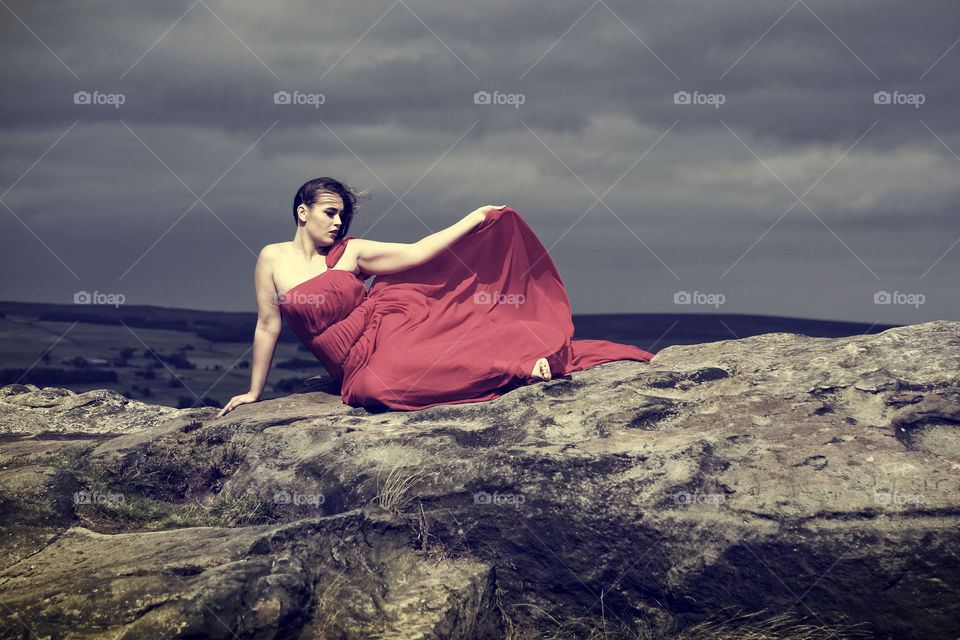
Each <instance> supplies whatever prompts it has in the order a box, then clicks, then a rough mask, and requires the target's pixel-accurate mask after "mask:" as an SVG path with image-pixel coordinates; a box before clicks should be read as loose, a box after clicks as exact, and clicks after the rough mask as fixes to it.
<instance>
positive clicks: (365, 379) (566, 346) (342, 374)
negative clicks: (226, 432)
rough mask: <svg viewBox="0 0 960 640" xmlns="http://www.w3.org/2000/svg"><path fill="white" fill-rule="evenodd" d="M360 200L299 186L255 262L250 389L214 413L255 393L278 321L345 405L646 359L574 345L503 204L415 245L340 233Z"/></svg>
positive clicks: (525, 230) (553, 279)
mask: <svg viewBox="0 0 960 640" xmlns="http://www.w3.org/2000/svg"><path fill="white" fill-rule="evenodd" d="M357 195H358V194H356V193H354V192H353V191H351V190H350V189H349V188H348V187H347V186H346V185H344V184H343V183H341V182H339V181H337V180H334V179H333V178H326V177H325V178H317V179H315V180H311V181H309V182H307V183H305V184H304V185H302V186H301V187H300V189H299V190H298V191H297V194H296V196H295V197H294V201H293V217H294V221H295V222H296V224H297V232H296V235H295V236H294V238H293V241H292V242H281V243H277V244H272V245H267V246H266V247H264V248H263V250H262V251H261V252H260V257H259V259H258V260H257V266H256V270H255V275H254V279H255V285H256V294H257V305H258V312H259V316H258V320H257V327H256V331H255V333H254V340H253V370H252V373H251V380H250V391H249V392H248V393H245V394H241V395H238V396H234V397H233V398H231V399H230V401H229V402H228V403H227V404H226V406H224V408H223V410H221V411H220V413H219V414H218V417H219V416H223V415H225V414H226V413H228V412H230V411H232V410H233V409H234V408H235V407H237V406H239V405H241V404H244V403H249V402H256V401H257V400H259V398H260V395H261V393H262V391H263V388H264V385H265V384H266V380H267V373H268V371H269V369H270V362H271V360H272V358H273V353H274V349H275V348H276V344H277V338H278V336H279V335H280V329H281V326H282V322H283V319H286V320H287V322H288V324H289V325H290V327H291V328H292V329H293V331H294V333H296V335H297V337H298V338H299V339H300V340H301V342H303V343H304V345H306V347H307V348H308V349H309V350H310V352H311V353H313V354H314V355H315V356H316V357H317V359H318V360H319V361H320V362H321V363H322V364H323V366H324V368H326V370H327V371H328V372H329V373H330V375H331V377H332V378H333V379H334V380H336V381H337V382H339V383H340V386H341V395H342V399H343V402H344V403H346V404H349V405H351V406H367V407H372V406H386V407H389V408H392V409H406V410H414V409H425V408H427V407H432V406H436V405H440V404H457V403H462V402H479V401H484V400H491V399H493V398H496V397H498V396H500V395H502V394H503V393H505V392H506V391H509V390H510V389H512V388H516V387H518V386H522V385H525V384H531V383H534V382H537V381H541V380H550V379H551V377H552V376H554V375H563V374H566V373H570V372H572V371H581V370H583V369H586V368H588V367H592V366H594V365H597V364H602V363H604V362H611V361H614V360H640V361H643V362H648V361H649V360H650V359H651V358H653V354H652V353H648V352H646V351H643V350H641V349H638V348H637V347H633V346H629V345H622V344H617V343H613V342H607V341H605V340H573V339H572V338H573V322H572V319H571V316H570V303H569V300H568V299H567V294H566V291H565V290H564V288H563V283H562V282H561V280H560V275H559V274H558V273H557V269H556V267H555V266H554V264H553V261H552V260H551V259H550V256H549V255H548V254H547V251H546V249H545V248H544V247H543V244H542V243H541V242H540V240H539V239H538V238H537V237H536V235H535V234H534V233H533V231H532V230H531V229H530V227H529V226H528V225H527V224H526V222H525V221H524V220H523V219H522V218H521V217H520V215H519V214H517V212H516V211H514V210H513V209H510V208H509V207H506V206H501V207H492V206H485V207H480V208H479V209H477V210H475V211H472V212H470V213H469V214H467V215H466V216H464V218H463V219H461V220H460V221H459V222H457V223H456V224H454V225H452V226H450V227H448V228H446V229H443V230H441V231H438V232H436V233H433V234H431V235H429V236H426V237H425V238H423V239H421V240H419V241H417V242H415V243H412V244H402V243H393V242H376V241H373V240H365V239H362V238H355V237H353V236H349V235H347V232H348V230H349V228H350V222H351V221H352V219H353V214H354V209H355V206H356V200H357ZM371 275H375V276H377V277H376V279H375V280H374V282H373V284H372V285H371V287H370V291H369V292H367V290H366V287H365V285H364V280H366V279H367V278H369V277H370V276H371ZM281 291H282V292H283V293H280V292H281Z"/></svg>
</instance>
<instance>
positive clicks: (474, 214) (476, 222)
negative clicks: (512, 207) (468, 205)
mask: <svg viewBox="0 0 960 640" xmlns="http://www.w3.org/2000/svg"><path fill="white" fill-rule="evenodd" d="M506 206H507V205H505V204H502V205H500V206H497V207H495V206H493V205H490V204H488V205H486V206H483V207H480V208H479V209H474V210H473V211H471V212H470V213H468V214H467V215H466V217H465V219H466V220H470V222H472V223H473V227H472V228H474V229H476V228H477V227H479V226H480V225H482V224H483V223H484V222H485V221H486V219H487V212H488V211H490V210H491V209H503V208H504V207H506Z"/></svg>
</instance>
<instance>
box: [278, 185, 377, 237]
mask: <svg viewBox="0 0 960 640" xmlns="http://www.w3.org/2000/svg"><path fill="white" fill-rule="evenodd" d="M324 191H329V192H330V193H335V194H337V195H338V196H340V199H341V200H343V213H342V214H340V220H341V223H340V229H339V230H338V231H337V239H338V240H339V239H340V238H343V237H345V236H346V235H347V233H348V232H349V230H350V221H351V220H353V213H354V210H355V209H356V208H357V198H359V197H362V196H365V195H366V194H367V192H366V190H363V191H354V190H353V189H351V188H350V187H348V186H347V185H345V184H343V183H342V182H340V181H339V180H335V179H334V178H329V177H323V178H314V179H313V180H310V181H309V182H304V183H303V184H302V185H301V186H300V188H299V189H297V195H296V196H294V198H293V222H294V223H295V224H296V225H297V226H299V225H300V217H299V216H297V207H299V206H300V205H301V204H302V205H304V206H305V207H307V208H310V207H312V206H313V205H314V204H316V202H317V201H318V200H319V199H320V194H321V193H323V192H324Z"/></svg>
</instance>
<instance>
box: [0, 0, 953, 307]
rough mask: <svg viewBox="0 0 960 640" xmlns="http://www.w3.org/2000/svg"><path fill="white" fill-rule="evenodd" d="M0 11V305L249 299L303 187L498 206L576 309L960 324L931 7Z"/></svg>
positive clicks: (948, 126) (399, 225) (380, 232)
mask: <svg viewBox="0 0 960 640" xmlns="http://www.w3.org/2000/svg"><path fill="white" fill-rule="evenodd" d="M0 4H2V7H0V48H2V50H0V55H2V59H3V60H4V64H3V65H2V70H0V74H2V78H3V88H4V98H3V100H2V102H0V125H2V132H0V136H2V147H0V255H2V261H3V264H2V268H3V272H4V277H3V281H2V282H3V284H2V290H0V299H5V300H23V301H35V302H71V301H72V300H73V295H74V293H75V292H77V291H81V290H84V291H90V292H92V291H98V292H100V293H101V294H102V293H108V294H109V293H119V294H122V295H123V296H124V299H125V302H126V303H127V304H150V305H161V306H171V307H181V308H194V309H208V310H226V311H254V310H255V309H256V304H255V299H254V290H253V269H254V264H255V261H256V257H257V253H258V252H259V250H260V248H261V247H263V246H264V245H265V244H268V243H273V242H280V241H285V240H291V239H292V238H293V235H294V231H295V228H294V223H293V219H292V213H291V202H292V199H293V195H294V193H295V192H296V189H297V188H298V187H299V186H300V184H302V183H303V182H305V181H306V180H309V179H311V178H315V177H319V176H322V175H330V176H333V177H336V178H339V179H341V180H344V181H345V182H347V183H348V184H350V185H353V186H356V187H361V188H368V189H369V190H370V191H371V194H372V196H373V197H372V198H370V199H368V200H364V201H363V202H362V203H361V204H362V207H361V209H360V211H359V213H358V215H357V217H356V218H355V220H354V223H353V226H352V227H351V230H350V233H351V235H356V236H359V237H366V238H370V239H374V240H382V241H390V242H413V241H415V240H417V239H419V238H421V237H423V236H424V235H427V234H429V233H431V232H433V231H437V230H439V229H442V228H444V227H446V226H449V225H450V224H453V223H454V222H456V221H457V220H459V219H460V218H461V217H462V216H464V215H465V214H466V213H467V212H469V211H471V210H473V209H475V208H477V207H479V206H482V205H486V204H493V205H499V204H507V205H509V206H511V207H513V208H514V209H516V210H517V212H519V213H520V215H521V216H523V218H524V219H525V220H526V221H527V222H528V223H529V224H530V226H531V227H532V228H533V229H534V231H535V232H536V233H537V235H538V236H539V237H540V239H541V240H542V241H543V243H544V245H546V247H547V248H548V249H549V251H550V253H551V256H552V257H553V260H554V262H555V264H556V265H557V267H558V268H559V270H560V273H561V276H562V278H563V280H564V283H565V284H566V286H567V290H568V293H569V295H570V299H571V302H572V305H573V311H574V313H619V312H622V313H644V312H728V313H757V314H771V315H789V316H798V317H807V318H823V319H838V320H854V321H863V322H879V323H914V322H925V321H929V320H936V319H952V320H956V319H960V313H958V312H960V297H958V290H957V284H956V283H957V273H958V271H960V246H957V245H958V244H960V216H958V213H960V212H958V203H960V157H958V156H960V126H958V125H960V119H958V118H957V113H958V106H960V84H958V82H957V78H958V77H960V44H958V42H960V6H958V4H957V2H956V0H943V1H933V0H930V1H923V0H921V1H919V2H911V3H905V2H902V1H899V2H893V1H892V0H887V1H885V2H875V1H873V2H866V1H861V0H853V1H848V2H843V3H837V2H826V1H824V0H796V1H788V0H776V1H771V0H762V1H761V0H756V1H743V0H731V1H727V2H723V3H712V2H703V1H701V2H690V1H686V0H680V1H674V2H669V3H665V2H656V3H648V2H643V3H636V2H632V1H628V0H596V1H595V2H592V1H591V0H576V1H574V0H549V1H548V0H527V1H525V2H502V1H490V2H474V3H458V4H455V3H450V2H441V1H440V0H396V1H395V2H392V1H390V0H384V1H383V2H379V1H378V2H363V3H358V2H352V1H341V2H324V3H309V2H282V3H264V2H246V1H244V2H237V1H234V2H223V1H218V0H197V1H196V2H193V1H192V0H188V1H183V2H175V1H173V2H162V3H158V2H146V1H144V2H119V1H114V2H84V1H75V2H66V1H63V2H47V1H44V2H37V1H36V0H3V1H2V2H0ZM278 91H280V92H287V93H286V94H281V97H280V98H279V99H277V97H276V96H277V92H278ZM78 92H80V93H78ZM83 92H86V93H83ZM477 92H488V94H489V95H490V100H489V101H488V102H487V101H484V100H483V99H482V96H481V98H480V99H478V98H477V97H476V94H477ZM495 92H496V93H495ZM678 92H686V93H680V94H679V95H678ZM878 92H880V93H879V94H878ZM884 92H885V93H884ZM287 95H289V100H286V99H284V98H286V96H287ZM297 102H299V104H294V103H297ZM321 102H322V103H321ZM398 199H399V200H398ZM684 291H685V292H688V293H689V294H691V295H690V296H689V298H688V299H689V300H690V301H691V303H690V304H677V303H675V299H676V298H677V293H678V292H684ZM884 291H885V292H888V293H889V294H890V295H889V296H888V298H886V299H887V300H889V302H890V303H889V304H877V303H875V298H876V296H877V294H878V292H884ZM694 292H696V293H697V294H698V295H696V296H694V295H692V294H694ZM895 292H896V294H897V295H895V296H894V295H893V294H894V293H895ZM881 300H883V298H882V296H881Z"/></svg>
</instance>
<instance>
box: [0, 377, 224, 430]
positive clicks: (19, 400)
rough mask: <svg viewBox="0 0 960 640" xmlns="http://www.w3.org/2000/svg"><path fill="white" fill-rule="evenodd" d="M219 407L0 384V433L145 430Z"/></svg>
mask: <svg viewBox="0 0 960 640" xmlns="http://www.w3.org/2000/svg"><path fill="white" fill-rule="evenodd" d="M217 412H218V410H217V409H214V408H212V407H203V408H200V409H174V408H172V407H164V406H161V405H156V404H148V403H146V402H139V401H137V400H130V399H128V398H126V397H124V396H123V395H121V394H119V393H117V392H116V391H110V390H107V389H95V390H93V391H87V392H86V393H74V392H73V391H70V390H69V389H58V388H56V387H45V388H43V389H40V388H38V387H37V386H35V385H32V384H26V385H24V384H9V385H7V386H5V387H3V388H2V389H0V434H9V433H32V434H41V433H77V432H80V433H85V434H104V433H109V434H116V433H129V432H132V431H141V430H143V429H146V428H148V427H152V426H155V425H157V424H160V423H162V422H164V421H166V420H169V419H170V418H173V417H178V416H193V417H200V416H204V417H209V416H211V415H215V414H216V413H217Z"/></svg>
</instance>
